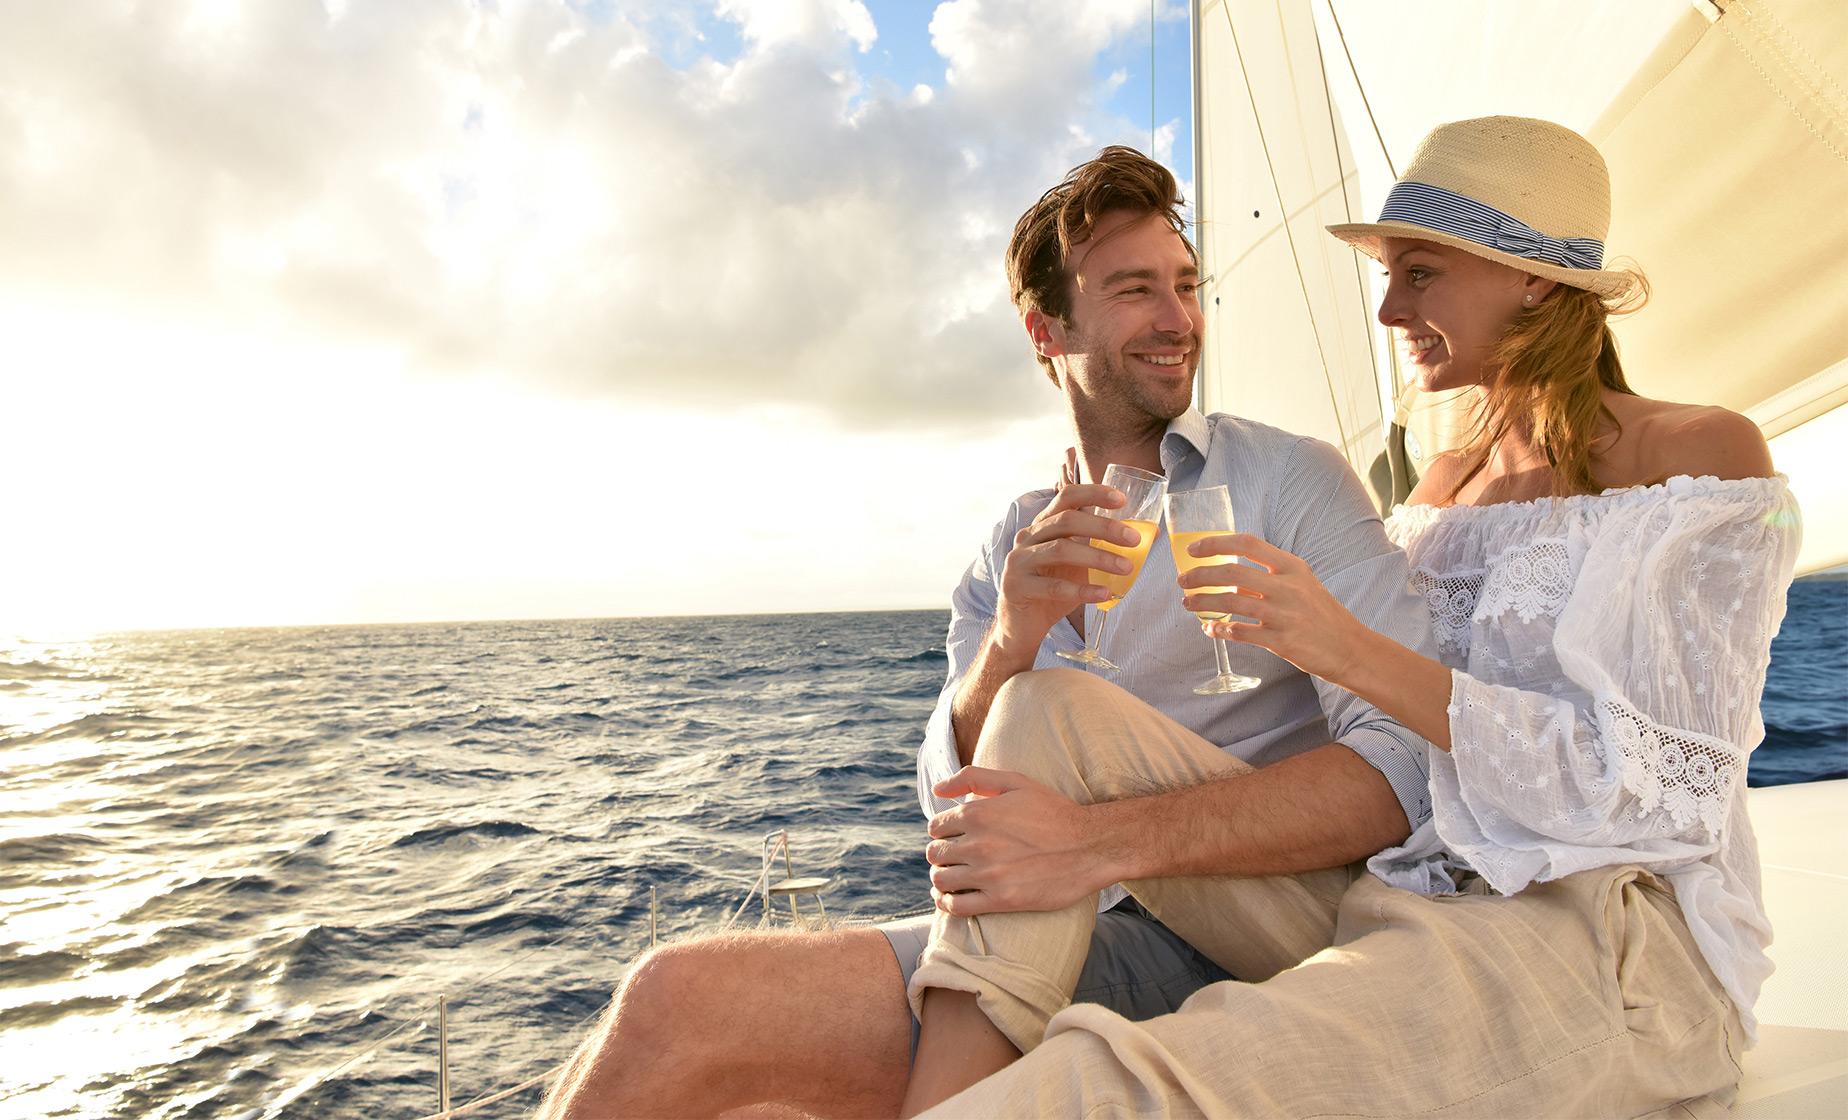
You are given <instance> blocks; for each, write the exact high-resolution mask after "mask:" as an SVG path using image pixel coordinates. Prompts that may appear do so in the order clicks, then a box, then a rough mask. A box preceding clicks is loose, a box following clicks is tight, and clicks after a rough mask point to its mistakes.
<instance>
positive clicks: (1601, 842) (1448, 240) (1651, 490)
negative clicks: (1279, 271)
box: [914, 117, 1797, 1116]
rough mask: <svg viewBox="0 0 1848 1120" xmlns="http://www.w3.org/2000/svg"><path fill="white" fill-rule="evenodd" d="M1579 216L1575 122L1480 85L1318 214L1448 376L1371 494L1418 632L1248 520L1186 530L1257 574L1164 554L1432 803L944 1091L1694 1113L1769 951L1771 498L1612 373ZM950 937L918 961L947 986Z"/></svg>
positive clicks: (1737, 1036) (978, 1105)
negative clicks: (1017, 1056) (1212, 974)
mask: <svg viewBox="0 0 1848 1120" xmlns="http://www.w3.org/2000/svg"><path fill="white" fill-rule="evenodd" d="M1609 210H1610V207H1609V183H1608V177H1607V174H1606V172H1605V168H1604V164H1603V161H1602V159H1601V158H1600V157H1599V156H1598V153H1597V151H1596V150H1595V149H1594V148H1593V147H1592V146H1591V145H1590V144H1589V143H1588V142H1586V141H1585V140H1584V139H1583V138H1582V137H1579V136H1578V135H1576V134H1575V133H1573V132H1571V131H1569V130H1567V129H1564V128H1561V127H1559V126H1557V125H1552V124H1549V123H1546V122H1543V121H1534V120H1526V119H1520V118H1508V117H1497V118H1487V119H1482V120H1472V121H1462V122H1457V123H1454V124H1448V125H1444V126H1442V127H1440V128H1438V129H1437V130H1436V131H1434V132H1433V133H1432V134H1431V135H1430V136H1429V137H1427V139H1426V140H1425V142H1424V144H1423V146H1422V147H1421V148H1420V150H1419V152H1418V154H1417V155H1416V156H1415V158H1414V159H1413V161H1412V164H1411V165H1410V167H1408V169H1407V171H1406V175H1405V178H1404V179H1403V180H1402V181H1401V182H1400V183H1399V184H1398V185H1397V186H1396V187H1395V188H1394V190H1393V191H1392V193H1391V195H1390V196H1389V198H1388V200H1387V203H1386V206H1385V208H1384V210H1383V212H1382V215H1381V219H1380V221H1379V222H1376V223H1370V224H1360V225H1347V226H1336V227H1332V229H1331V232H1333V233H1334V234H1335V235H1336V236H1338V237H1341V238H1342V239H1344V240H1346V241H1348V242H1349V243H1350V244H1353V245H1354V246H1355V247H1356V248H1358V249H1360V250H1361V251H1363V252H1365V253H1367V254H1368V255H1370V256H1373V257H1375V258H1376V259H1378V260H1380V261H1381V262H1382V263H1383V264H1384V265H1385V267H1386V269H1387V272H1388V277H1389V284H1388V288H1387V293H1386V296H1385V299H1384V301H1383V302H1382V304H1381V307H1380V312H1379V315H1380V319H1381V321H1382V322H1383V323H1385V324H1386V325H1388V326H1390V327H1392V328H1394V329H1396V330H1397V331H1398V332H1399V333H1400V334H1401V335H1402V337H1403V340H1404V344H1405V348H1406V352H1407V356H1408V358H1409V360H1410V361H1411V362H1412V363H1413V364H1414V365H1415V366H1416V368H1417V370H1418V373H1419V378H1420V384H1421V386H1422V387H1423V388H1424V389H1427V390H1442V389H1451V388H1458V387H1463V386H1480V388H1481V405H1480V412H1479V416H1478V424H1477V427H1476V431H1475V434H1474V438H1473V440H1472V441H1471V442H1470V444H1469V445H1468V446H1467V447H1466V448H1464V449H1463V450H1462V451H1459V452H1457V453H1455V454H1452V455H1448V456H1445V457H1444V458H1442V459H1440V460H1438V461H1437V462H1435V463H1433V464H1432V466H1431V468H1430V470H1429V471H1428V473H1427V474H1426V476H1425V477H1424V478H1423V479H1422V480H1421V481H1420V483H1419V486H1418V488H1417V490H1416V491H1414V493H1413V494H1412V495H1411V500H1410V504H1409V505H1408V506H1406V507H1403V508H1401V509H1400V510H1399V511H1397V512H1396V513H1395V514H1394V516H1393V518H1392V519H1391V521H1390V523H1389V526H1388V529H1389V532H1390V533H1391V534H1392V535H1393V537H1394V539H1395V540H1396V541H1397V542H1398V543H1400V544H1401V545H1402V547H1404V548H1405V549H1406V551H1407V553H1408V556H1409V559H1410V561H1411V565H1412V567H1413V569H1414V572H1415V577H1414V578H1415V581H1416V583H1417V584H1418V586H1419V589H1420V590H1422V591H1423V592H1424V593H1425V595H1426V598H1427V601H1428V602H1429V604H1430V606H1431V609H1432V614H1433V623H1434V626H1435V628H1436V630H1437V635H1438V638H1439V642H1440V648H1441V654H1440V656H1441V660H1433V659H1431V658H1428V657H1426V656H1424V655H1422V654H1420V653H1418V652H1417V651H1414V650H1411V649H1407V648H1405V647H1404V646H1401V645H1398V644H1396V643H1394V642H1392V641H1391V640H1389V639H1386V638H1383V637H1381V636H1380V635H1378V634H1375V633H1373V632H1371V631H1369V630H1368V629H1367V628H1366V627H1364V626H1362V625H1361V624H1359V623H1358V622H1357V621H1356V620H1355V619H1354V618H1353V617H1352V616H1351V615H1349V614H1348V613H1347V612H1346V610H1345V609H1344V608H1343V607H1341V605H1340V604H1339V603H1338V602H1337V601H1336V600H1335V599H1334V598H1333V597H1332V596H1331V595H1329V594H1328V592H1327V591H1326V590H1324V589H1323V587H1322V585H1321V583H1320V582H1319V581H1318V580H1317V579H1316V577H1315V575H1314V574H1313V573H1312V572H1310V571H1309V570H1308V568H1307V566H1306V565H1305V564H1304V563H1302V562H1301V561H1300V560H1297V559H1296V558H1295V557H1293V556H1291V555H1289V554H1287V553H1284V552H1282V551H1281V550H1279V549H1277V548H1275V547H1272V546H1271V545H1269V544H1267V543H1265V542H1264V541H1262V540H1260V539H1257V538H1255V537H1250V536H1244V535H1231V536H1226V537H1220V538H1214V539H1211V540H1207V541H1202V542H1199V543H1196V544H1195V545H1194V546H1193V548H1194V552H1195V554H1196V555H1224V556H1228V557H1230V556H1241V557H1245V558H1247V559H1248V560H1250V561H1254V562H1256V564H1258V565H1261V567H1260V568H1253V567H1251V566H1249V565H1246V566H1239V567H1208V568H1203V569H1197V570H1195V571H1194V572H1192V573H1190V574H1189V575H1187V576H1186V577H1183V578H1182V579H1181V584H1182V587H1183V588H1184V589H1185V588H1192V587H1214V586H1224V585H1228V584H1236V585H1238V586H1237V588H1236V591H1235V593H1231V594H1197V595H1195V594H1190V595H1189V598H1188V605H1189V606H1190V607H1194V608H1198V609H1201V610H1207V611H1213V610H1219V611H1227V612H1230V613H1232V614H1235V615H1238V616H1240V617H1242V618H1245V619H1249V620H1250V621H1237V620H1231V621H1225V622H1220V623H1214V624H1211V626H1212V631H1211V632H1213V633H1215V634H1216V635H1217V636H1222V637H1226V638H1229V639H1232V640H1234V641H1239V642H1245V643H1249V644H1252V645H1256V646H1260V647H1262V648H1264V649H1267V650H1270V651H1271V652H1273V653H1275V654H1277V655H1278V656H1281V657H1283V658H1285V659H1287V660H1289V661H1290V662H1292V663H1294V664H1295V665H1297V666H1298V667H1299V668H1301V669H1303V670H1304V671H1306V672H1309V673H1312V674H1314V675H1316V676H1318V677H1321V678H1323V679H1325V680H1327V681H1329V682H1332V683H1334V684H1337V685H1340V686H1342V687H1344V688H1347V689H1349V690H1350V691H1352V692H1354V693H1356V694H1357V695H1359V696H1361V697H1362V698H1364V699H1366V700H1368V701H1370V702H1372V703H1373V704H1375V705H1377V706H1378V707H1379V708H1381V709H1382V710H1384V711H1386V712H1387V713H1389V714H1391V715H1392V716H1394V717H1395V718H1397V719H1398V720H1400V721H1401V722H1403V723H1404V724H1405V725H1407V726H1408V727H1410V728H1411V729H1412V730H1414V731H1416V732H1418V733H1419V734H1420V735H1422V736H1424V737H1425V738H1426V739H1427V740H1429V742H1430V743H1431V744H1432V746H1433V747H1434V748H1435V749H1434V750H1433V751H1432V754H1431V793H1432V802H1433V816H1432V819H1431V821H1430V823H1428V824H1426V825H1425V826H1423V827H1421V828H1420V829H1418V830H1417V831H1416V832H1415V833H1413V835H1412V836H1411V837H1410V839H1409V840H1408V841H1407V842H1406V843H1405V844H1404V845H1402V846H1401V847H1399V848H1396V849H1391V850H1389V851H1386V852H1383V853H1381V854H1380V855H1379V856H1377V857H1375V858H1374V859H1373V860H1372V861H1371V862H1370V863H1369V865H1368V868H1369V870H1370V871H1371V872H1372V873H1373V874H1372V875H1371V876H1363V877H1361V878H1360V879H1359V880H1358V881H1357V882H1356V883H1355V884H1354V885H1353V886H1352V887H1351V888H1350V889H1349V890H1348V891H1347V893H1346V895H1345V896H1344V897H1342V898H1341V899H1340V900H1339V902H1338V906H1339V917H1338V925H1337V932H1336V935H1335V939H1334V946H1333V947H1332V948H1330V949H1327V950H1325V951H1323V952H1320V953H1316V954H1314V955H1313V956H1310V957H1309V958H1308V959H1307V960H1306V961H1304V962H1303V963H1302V964H1299V965H1297V966H1295V967H1293V968H1289V969H1286V970H1284V971H1282V972H1279V973H1277V974H1276V975H1275V976H1274V977H1272V978H1270V979H1268V980H1265V981H1264V982H1263V983H1257V984H1221V985H1215V986H1214V987H1212V988H1209V989H1207V990H1206V991H1204V992H1202V993H1200V994H1199V995H1196V996H1195V997H1194V999H1193V1000H1191V1001H1190V1002H1189V1003H1188V1004H1187V1005H1186V1006H1185V1007H1184V1008H1183V1009H1182V1010H1181V1011H1180V1012H1179V1013H1177V1014H1175V1015H1171V1016H1167V1017H1164V1018H1163V1019H1159V1020H1155V1021H1152V1022H1149V1023H1140V1024H1138V1023H1128V1022H1126V1021H1122V1020H1118V1019H1116V1018H1115V1017H1113V1016H1110V1015H1109V1013H1107V1012H1102V1011H1100V1010H1097V1009H1091V1008H1084V1007H1073V1008H1070V1009H1067V1010H1065V1011H1063V1012H1060V1013H1059V1014H1058V1015H1057V1016H1056V1017H1054V1018H1053V1019H1052V1020H1051V1023H1050V1026H1049V1027H1048V1028H1047V1029H1046V1032H1045V1041H1044V1043H1043V1044H1041V1045H1039V1046H1037V1047H1035V1048H1032V1049H1031V1051H1030V1052H1029V1053H1028V1054H1027V1056H1026V1058H1025V1059H1023V1060H1022V1061H1020V1062H1017V1063H1015V1064H1013V1065H1012V1066H1009V1067H1008V1068H1007V1069H1005V1070H1003V1071H1002V1072H1000V1073H998V1074H996V1075H995V1076H993V1077H991V1078H989V1079H987V1080H985V1081H982V1082H981V1083H980V1084H977V1085H976V1086H974V1087H973V1088H972V1089H970V1090H968V1091H967V1092H965V1093H962V1094H960V1095H958V1096H956V1097H954V1098H952V1099H951V1100H950V1101H949V1102H947V1104H946V1105H945V1107H944V1109H943V1114H945V1115H950V1114H976V1113H981V1114H1016V1113H1028V1112H1035V1113H1039V1114H1042V1115H1052V1114H1059V1115H1075V1114H1081V1113H1082V1114H1085V1115H1090V1114H1092V1112H1093V1110H1097V1113H1098V1114H1114V1113H1116V1112H1205V1113H1207V1114H1209V1115H1241V1116H1250V1115H1342V1116H1347V1115H1365V1116H1400V1115H1413V1114H1417V1115H1426V1114H1441V1115H1515V1114H1530V1115H1626V1116H1633V1115H1642V1114H1646V1113H1653V1112H1655V1111H1657V1110H1667V1109H1671V1108H1673V1109H1686V1110H1688V1111H1687V1112H1678V1113H1677V1114H1690V1113H1692V1114H1704V1113H1706V1112H1709V1111H1723V1110H1724V1108H1725V1106H1726V1104H1727V1103H1729V1101H1730V1099H1731V1096H1732V1094H1733V1092H1734V1090H1735V1089H1736V1086H1737V1082H1738V1078H1739V1067H1738V1059H1739V1054H1740V1051H1741V1050H1742V1048H1743V1047H1744V1046H1746V1045H1748V1044H1749V1040H1750V1038H1751V1036H1752V1033H1753V1029H1754V1022H1753V1019H1752V1014H1751V1009H1752V1003H1753V1000H1754V999H1755V997H1756V995H1757V992H1758V989H1759V987H1760V985H1761V983H1762V982H1763V980H1764V978H1765V976H1766V975H1767V974H1768V973H1769V972H1770V964H1769V961H1768V960H1767V958H1766V956H1765V953H1764V947H1765V945H1766V944H1767V942H1768V941H1769V935H1770V930H1769V927H1768V925H1767V923H1766V920H1765V915H1764V910H1763V905H1762V903H1761V901H1760V899H1759V893H1758V868H1757V855H1756V849H1755V846H1754V843H1753V840H1752V834H1751V829H1750V825H1749V822H1748V821H1747V819H1746V814H1745V806H1744V790H1745V768H1746V767H1745V763H1746V756H1747V754H1748V753H1749V752H1750V751H1751V749H1752V748H1753V747H1754V746H1756V745H1757V743H1758V742H1759V741H1760V739H1761V738H1762V737H1763V726H1762V723H1761V721H1760V718H1759V713H1758V702H1759V697H1760V694H1761V692H1762V690H1763V686H1764V674H1765V668H1766V665H1767V664H1768V662H1769V647H1770V641H1771V637H1772V635H1773V634H1774V633H1775V632H1776V630H1777V626H1778V623H1779V622H1780V620H1781V618H1782V615H1783V610H1784V594H1785V590H1786V588H1787V587H1788V585H1789V581H1790V577H1791V571H1792V567H1793V564H1794V561H1795V553H1796V545H1797V517H1796V508H1795V505H1794V503H1793V501H1792V499H1791V497H1790V494H1789V492H1788V490H1787V488H1786V486H1785V484H1784V482H1783V480H1782V479H1781V478H1778V477H1775V476H1773V474H1772V467H1771V461H1770V457H1769V453H1768V451H1767V449H1766V447H1765V444H1764V440H1763V439H1762V437H1760V435H1759V433H1758V431H1757V429H1756V427H1755V426H1754V425H1752V424H1751V423H1750V422H1749V421H1748V420H1746V419H1744V418H1743V417H1740V416H1737V415H1735V414H1733V413H1730V412H1726V411H1724V410H1722V409H1717V408H1703V407H1698V406H1690V405H1681V404H1671V403H1667V402H1663V401H1653V400H1646V399H1644V398H1641V397H1638V396H1636V395H1635V394H1633V393H1631V392H1630V390H1629V389H1628V387H1627V386H1626V384H1625V382H1624V378H1623V373H1622V369H1621V366H1620V364H1619V362H1618V358H1617V352H1616V348H1615V345H1614V343H1613V340H1612V338H1611V335H1610V332H1609V330H1608V329H1607V328H1606V326H1605V321H1606V319H1607V317H1608V315H1610V314H1611V313H1613V312H1615V311H1618V310H1621V309H1623V308H1624V307H1626V306H1627V305H1629V304H1632V303H1634V302H1636V301H1637V300H1638V299H1640V297H1641V296H1642V294H1643V285H1642V282H1641V279H1640V277H1638V276H1636V275H1635V274H1633V273H1629V272H1625V271H1619V270H1607V269H1604V268H1603V267H1602V257H1603V239H1604V234H1605V231H1606V228H1607V226H1608V223H1609ZM991 719H992V717H991ZM1086 734H1089V733H1086ZM1097 735H1098V737H1099V738H1100V739H1108V738H1110V734H1109V732H1108V731H1107V730H1106V731H1100V732H1098V733H1097ZM1119 737H1120V738H1125V739H1128V738H1135V737H1137V736H1136V735H1135V734H1133V733H1124V734H1123V735H1121V736H1119ZM1086 746H1087V747H1088V746H1090V742H1089V740H1087V743H1086ZM1074 753H1078V752H1074ZM1087 765H1088V764H1087ZM1104 765H1105V766H1109V765H1110V764H1108V763H1106V764H1104ZM1130 887H1131V891H1132V893H1138V896H1139V897H1141V895H1140V893H1139V892H1138V891H1137V885H1136V884H1130ZM1155 909H1157V912H1158V914H1160V910H1159V906H1157V907H1155ZM1160 916H1161V917H1162V919H1163V921H1168V916H1167V915H1166V914H1160ZM991 940H992V936H991ZM935 951H936V946H935V945H933V952H935ZM983 951H985V950H983ZM978 956H979V954H977V953H971V952H958V951H956V950H955V948H954V947H953V946H952V947H951V949H950V950H949V951H946V952H944V953H943V954H941V956H940V959H939V961H938V962H937V963H936V964H935V966H934V968H933V969H932V970H928V971H927V969H925V968H921V969H920V976H921V977H924V978H925V979H928V980H930V981H931V982H932V983H935V984H937V985H938V986H943V987H962V988H963V989H964V990H967V991H971V992H976V991H978V990H980V985H979V984H966V985H965V984H962V983H961V982H960V981H959V980H957V979H955V978H954V972H955V970H957V969H958V968H962V969H963V970H964V971H965V972H971V973H975V972H980V971H981V969H980V967H977V968H974V969H970V968H968V967H966V966H965V965H964V964H963V963H962V962H963V960H964V959H965V958H969V959H973V958H976V957H978ZM929 960H930V958H929V957H928V956H927V961H929ZM977 964H978V966H979V964H980V962H979V960H978V961H977ZM988 971H989V973H990V974H991V975H992V974H995V972H994V970H993V969H989V970H988ZM946 977H949V979H946ZM916 994H917V992H916V984H915V983H914V996H915V995H916ZM986 1006H988V1004H987V1003H984V1007H986ZM914 1084H915V1081H914ZM914 1100H915V1098H914Z"/></svg>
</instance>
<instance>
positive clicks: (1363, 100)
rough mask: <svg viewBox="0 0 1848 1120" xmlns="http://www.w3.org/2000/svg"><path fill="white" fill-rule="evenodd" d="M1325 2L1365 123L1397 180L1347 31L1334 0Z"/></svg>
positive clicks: (1396, 173) (1389, 153)
mask: <svg viewBox="0 0 1848 1120" xmlns="http://www.w3.org/2000/svg"><path fill="white" fill-rule="evenodd" d="M1325 2H1326V3H1327V4H1328V18H1329V19H1331V20H1333V21H1334V24H1335V37H1336V38H1337V39H1340V40H1341V53H1342V54H1343V55H1345V56H1347V64H1348V73H1350V74H1352V75H1354V88H1355V89H1356V90H1358V91H1360V104H1361V107H1362V108H1364V109H1366V110H1367V123H1368V124H1370V125H1372V126H1373V138H1374V139H1375V140H1377V141H1379V145H1380V155H1382V156H1385V157H1386V170H1387V171H1389V172H1391V173H1392V177H1393V179H1394V180H1397V179H1398V178H1399V169H1398V167H1396V166H1394V164H1393V162H1392V153H1391V152H1389V151H1387V150H1386V138H1385V137H1384V136H1381V135H1380V122H1379V121H1377V120H1374V119H1373V103H1372V102H1371V101H1369V100H1367V87H1366V86H1365V85H1364V84H1362V83H1361V80H1360V71H1359V70H1357V69H1355V67H1354V52H1353V51H1350V50H1348V45H1347V32H1345V31H1343V30H1341V17H1340V16H1339V15H1337V14H1336V13H1335V0H1325ZM1325 69H1326V68H1325Z"/></svg>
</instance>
